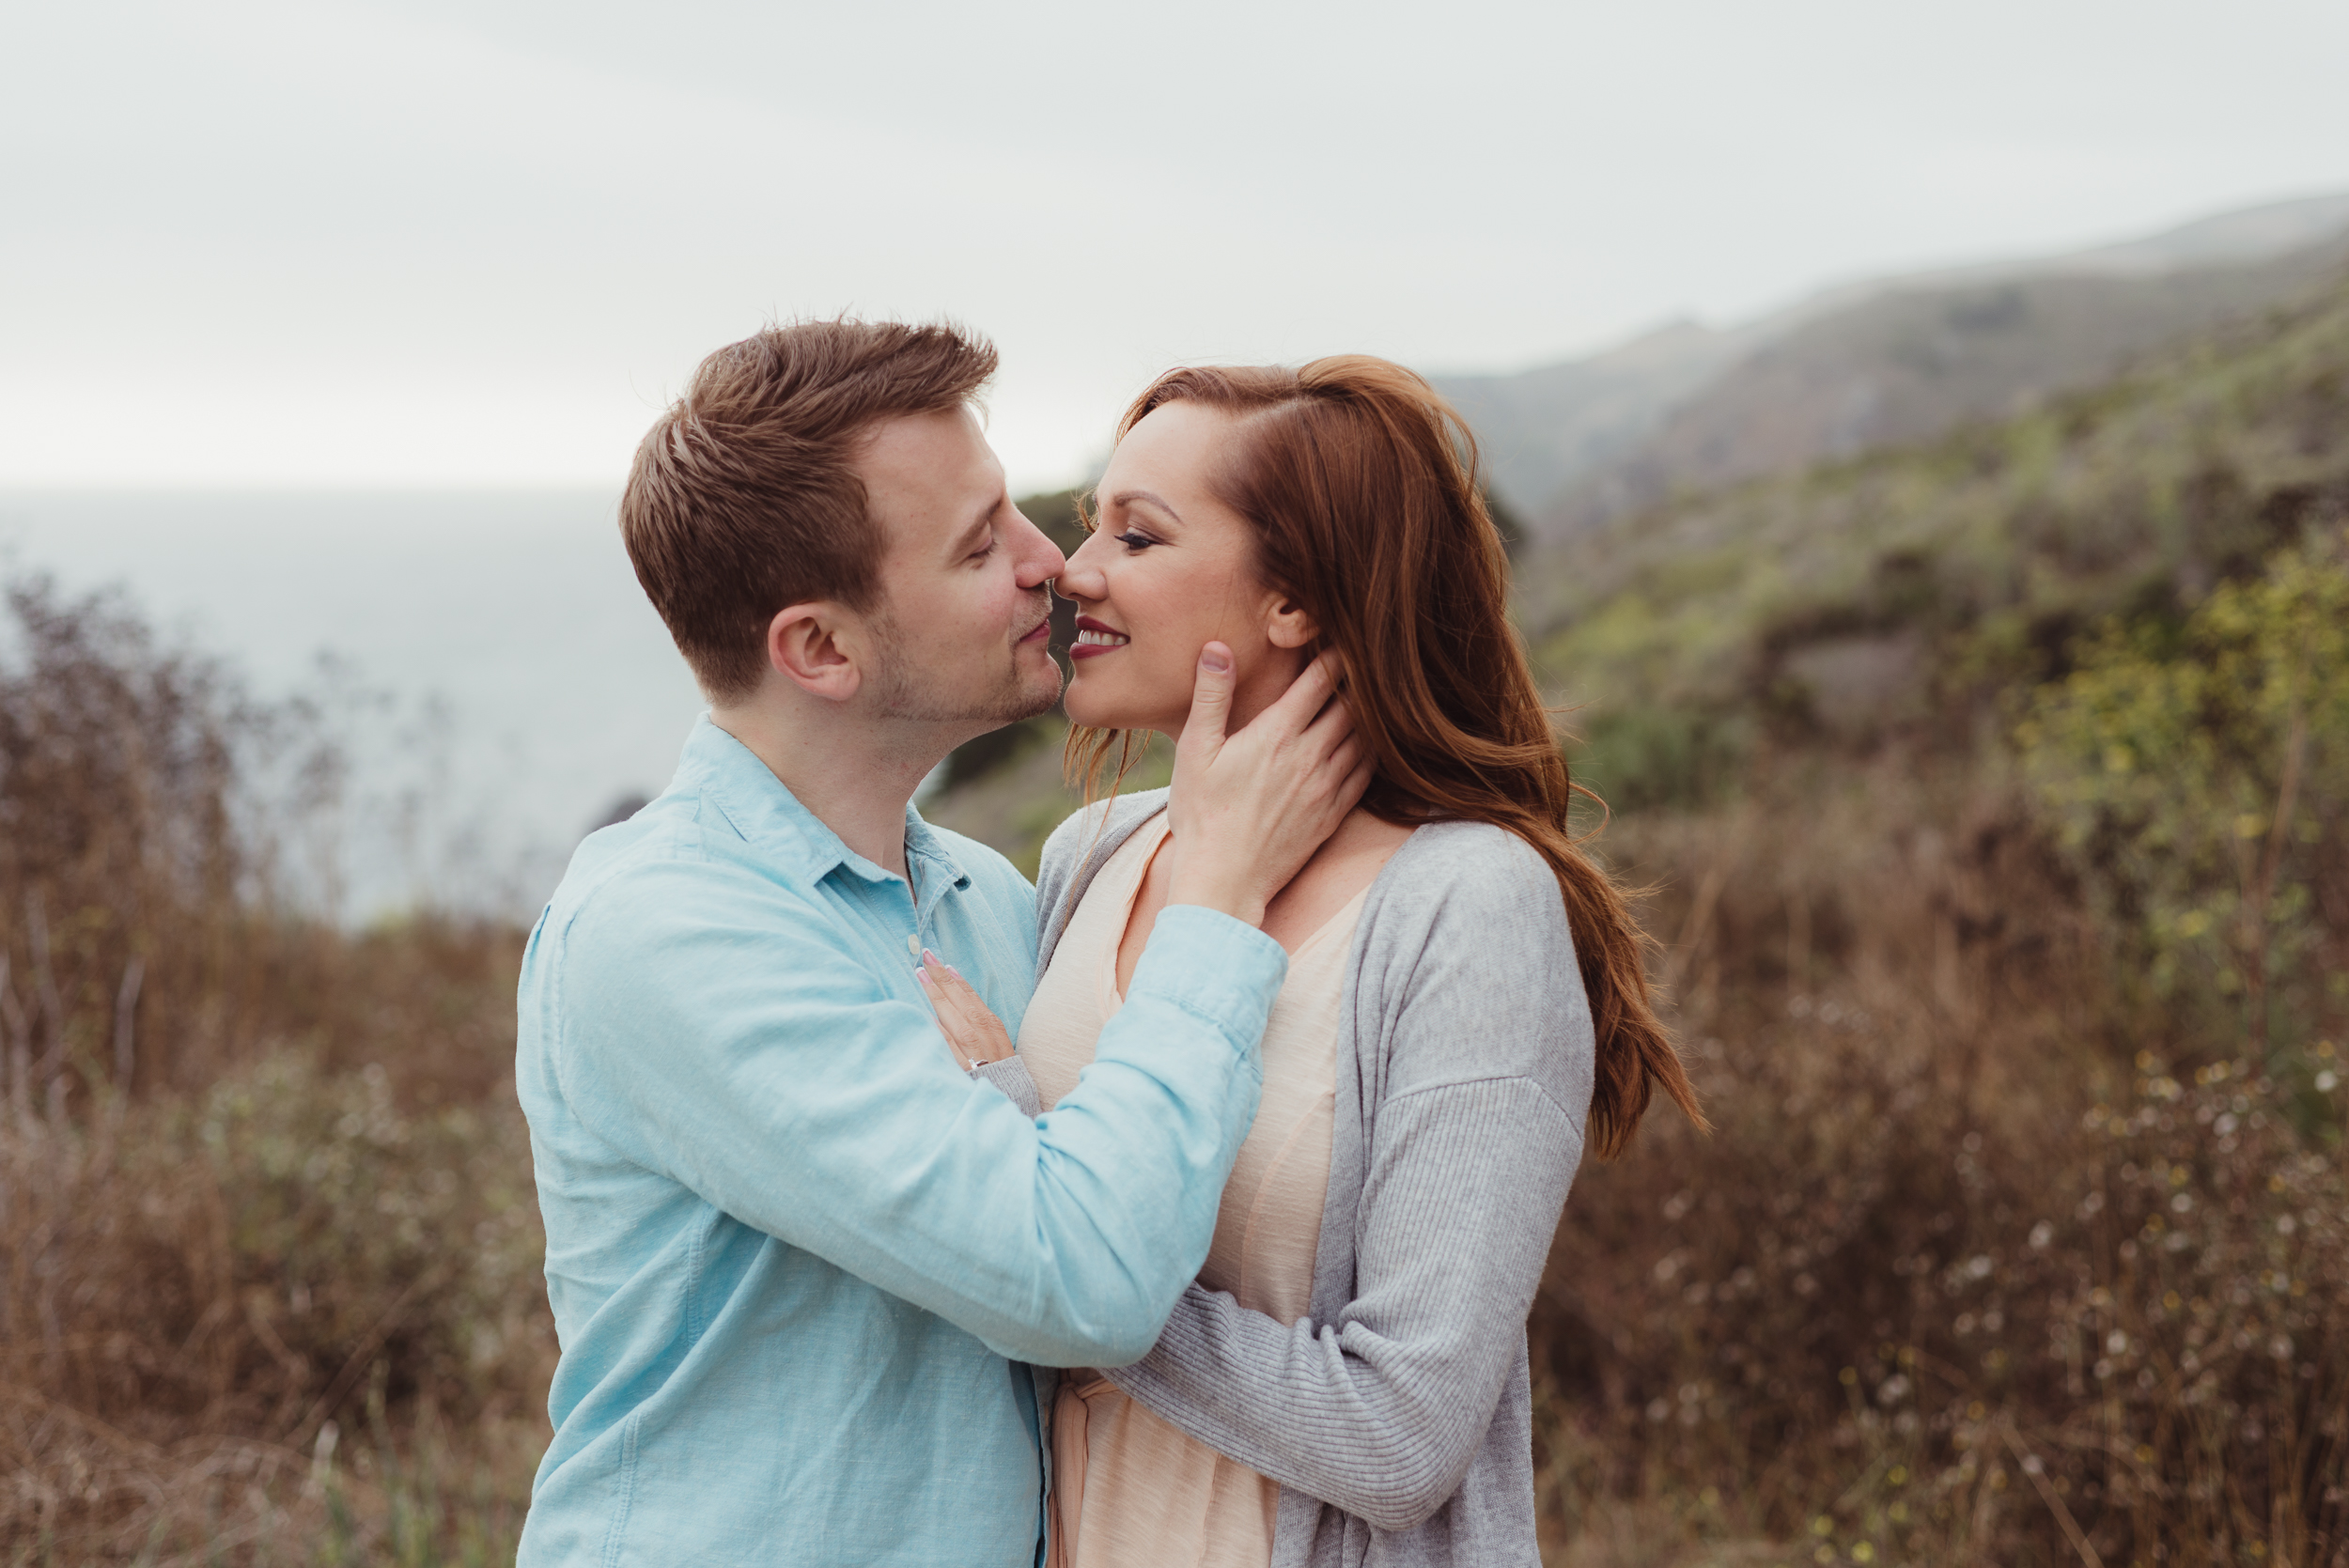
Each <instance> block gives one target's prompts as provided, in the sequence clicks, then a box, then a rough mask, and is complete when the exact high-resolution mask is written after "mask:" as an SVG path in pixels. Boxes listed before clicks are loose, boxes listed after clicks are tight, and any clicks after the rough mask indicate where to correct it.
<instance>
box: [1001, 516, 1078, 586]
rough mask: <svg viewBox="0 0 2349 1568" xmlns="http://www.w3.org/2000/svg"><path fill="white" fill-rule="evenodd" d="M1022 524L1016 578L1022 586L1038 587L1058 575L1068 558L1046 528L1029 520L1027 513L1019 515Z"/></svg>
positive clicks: (1065, 565) (1064, 567) (1066, 563)
mask: <svg viewBox="0 0 2349 1568" xmlns="http://www.w3.org/2000/svg"><path fill="white" fill-rule="evenodd" d="M1019 521H1020V523H1021V525H1022V533H1021V536H1020V538H1019V547H1018V549H1019V570H1018V571H1017V572H1016V573H1015V574H1014V576H1015V579H1016V580H1017V581H1018V582H1019V585H1020V586H1021V587H1022V588H1037V587H1041V586H1043V585H1044V584H1045V583H1046V582H1050V580H1051V579H1053V578H1055V577H1058V576H1059V575H1060V574H1061V572H1062V571H1063V570H1064V569H1066V567H1067V565H1068V562H1067V559H1066V557H1065V556H1063V555H1062V554H1061V552H1060V546H1058V545H1056V544H1054V543H1053V542H1052V541H1051V539H1050V536H1047V535H1046V534H1045V532H1044V530H1043V529H1041V528H1038V527H1037V526H1036V525H1035V524H1034V523H1033V522H1030V521H1028V518H1027V514H1026V513H1024V512H1022V513H1021V514H1020V516H1019Z"/></svg>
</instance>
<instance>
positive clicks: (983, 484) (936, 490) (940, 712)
mask: <svg viewBox="0 0 2349 1568" xmlns="http://www.w3.org/2000/svg"><path fill="white" fill-rule="evenodd" d="M856 466H857V472H858V474H859V475H860V476H862V477H863V481H864V490H865V498H866V505H867V506H868V507H869V508H870V510H871V513H872V517H873V520H874V523H875V524H876V525H877V526H878V527H879V530H880V535H881V541H882V545H881V566H880V600H879V603H878V604H877V605H875V606H874V608H873V611H872V613H870V614H869V615H868V616H867V617H866V622H867V627H868V630H869V632H870V635H871V641H872V644H873V647H874V665H875V667H874V668H872V669H871V670H870V671H869V672H868V675H869V678H870V679H871V681H872V687H871V690H872V692H873V701H874V703H875V705H876V711H877V713H878V716H879V717H881V718H884V719H890V720H902V721H911V722H921V723H929V724H937V725H941V726H947V727H959V728H962V729H964V730H966V731H967V733H966V734H964V735H962V736H959V737H949V738H948V744H950V745H958V744H960V742H961V741H962V740H964V739H968V738H970V737H972V736H976V735H983V734H985V733H986V732H987V731H988V730H991V729H995V728H997V727H999V726H1001V725H1003V724H1008V723H1011V722H1015V721H1017V720H1020V719H1028V718H1033V717H1034V715H1036V714H1039V713H1042V712H1043V711H1044V710H1045V709H1046V708H1049V707H1050V706H1052V704H1053V703H1054V702H1055V701H1057V700H1058V699H1059V697H1060V683H1061V675H1060V666H1059V665H1057V664H1055V663H1054V662H1053V661H1052V655H1051V649H1050V639H1051V598H1050V595H1049V594H1048V593H1047V592H1046V590H1045V587H1044V584H1045V582H1047V581H1049V580H1050V579H1051V578H1052V577H1055V576H1057V575H1058V574H1059V572H1060V569H1061V567H1062V566H1063V565H1064V563H1063V561H1062V559H1061V553H1060V551H1059V550H1058V549H1056V548H1055V547H1054V546H1053V544H1052V541H1051V540H1050V539H1048V538H1046V537H1045V536H1044V535H1043V534H1042V533H1041V532H1039V531H1038V530H1037V528H1036V526H1035V524H1034V523H1032V522H1030V521H1029V520H1027V519H1026V518H1025V517H1023V516H1022V515H1020V512H1019V508H1018V507H1017V506H1014V505H1012V504H1011V495H1010V492H1009V491H1007V490H1006V489H1004V488H1003V464H1002V463H1000V462H998V461H997V460H996V458H995V453H994V451H993V450H992V449H991V448H989V447H988V444H987V438H986V437H985V436H983V435H981V434H980V433H979V423H978V420H977V419H976V418H975V417H974V416H973V415H972V412H971V411H970V410H969V409H967V408H965V409H956V410H953V411H946V412H939V413H920V414H902V415H899V416H897V417H895V418H892V419H887V420H883V421H882V422H881V423H879V425H876V426H875V427H873V429H872V430H871V431H870V432H869V433H868V434H867V435H866V436H865V438H864V440H863V444H862V446H861V448H860V450H859V452H858V455H857V459H856Z"/></svg>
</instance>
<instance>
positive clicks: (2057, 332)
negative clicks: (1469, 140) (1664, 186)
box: [1437, 193, 2349, 538]
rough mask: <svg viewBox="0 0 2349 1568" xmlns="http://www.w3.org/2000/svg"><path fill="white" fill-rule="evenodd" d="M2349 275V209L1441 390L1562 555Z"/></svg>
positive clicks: (1839, 298) (2267, 216)
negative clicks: (1744, 483)
mask: <svg viewBox="0 0 2349 1568" xmlns="http://www.w3.org/2000/svg"><path fill="white" fill-rule="evenodd" d="M2344 265H2349V193H2345V194H2332V195H2326V196H2317V197H2310V198H2308V199H2305V200H2300V201H2292V202H2278V203H2271V204H2268V205H2265V206H2262V207H2256V208H2249V209H2245V210H2239V211H2233V212H2227V213H2221V214H2219V215H2217V216H2215V217H2211V218H2205V219H2201V220H2199V221H2197V222H2194V223H2190V224H2186V225H2181V226H2179V227H2176V228H2172V229H2169V230H2165V231H2163V232H2161V233H2159V234H2155V235H2152V236H2148V237H2146V238H2144V239H2140V240H2135V241H2125V242H2123V243H2118V244H2112V245H2105V246H2099V247H2096V248H2094V249H2091V250H2085V251H2080V252H2076V253H2073V254H2070V255H2065V256H2052V257H2046V258H2041V259H2037V260H2025V261H2016V262H2001V263H1993V264H1986V265H1981V266H1972V267H1963V268H1952V269H1945V270H1940V271H1936V272H1925V273H1916V274H1908V275H1906V276H1901V277H1894V278H1888V279H1880V280H1875V281H1871V282H1865V283H1859V284H1853V285H1845V286H1843V287H1836V288H1832V289H1828V290H1825V291H1823V292H1821V293H1819V294H1815V295H1813V296H1812V297H1811V298H1809V299H1807V300H1805V301H1803V302H1801V303H1797V304H1796V305H1794V306H1791V307H1789V308H1788V309H1785V310H1782V311H1779V312H1776V313H1774V314H1773V315H1771V316H1768V317H1766V318H1762V319H1760V320H1757V321H1754V322H1750V323H1748V324H1746V325H1744V326H1740V327H1736V328H1733V329H1728V330H1719V329H1714V328H1708V327H1705V326H1702V325H1699V324H1697V323H1694V322H1680V323H1674V324H1672V325H1671V326H1667V327H1664V328H1662V329H1660V330H1658V331H1656V332H1653V333H1649V334H1645V335H1643V336H1641V337H1639V338H1636V339H1634V340H1632V341H1631V342H1629V343H1626V344H1625V345H1623V346H1621V347H1620V348H1616V349H1610V350H1607V351H1606V352H1603V353H1600V354H1595V355H1592V356H1590V357H1588V358H1585V359H1580V360H1575V361H1571V362H1568V363H1566V364H1563V365H1548V366H1544V367H1542V368H1539V369H1534V370H1529V371H1524V372H1521V373H1518V374H1516V375H1509V376H1451V377H1442V378H1439V379H1438V380H1437V384H1438V386H1439V387H1440V388H1441V389H1442V390H1443V391H1444V392H1445V394H1446V395H1447V396H1450V397H1451V398H1452V399H1453V400H1454V402H1455V404H1456V405H1457V406H1458V407H1459V409H1460V411H1461V412H1462V413H1463V414H1464V415H1465V416H1466V417H1467V419H1468V420H1469V423H1470V427H1472V428H1474V429H1475V431H1476V432H1477V436H1478V440H1479V442H1480V444H1481V445H1482V446H1483V448H1484V452H1485V457H1486V463H1487V467H1488V472H1489V474H1490V475H1491V479H1492V483H1493V485H1494V488H1495V489H1497V490H1498V491H1499V492H1500V493H1501V496H1502V497H1503V498H1504V499H1506V500H1507V501H1509V502H1510V503H1511V504H1512V505H1514V506H1515V507H1516V508H1517V510H1518V511H1519V512H1520V513H1522V514H1523V515H1525V516H1526V517H1528V518H1529V519H1531V520H1532V527H1533V531H1534V532H1535V533H1536V534H1537V535H1538V536H1547V537H1550V538H1559V537H1563V536H1570V535H1573V534H1575V533H1578V532H1579V531H1581V530H1583V529H1586V528H1589V527H1592V526H1594V525H1596V524H1599V523H1602V522H1605V521H1606V520H1609V519H1611V518H1615V517H1620V516H1622V515H1624V514H1626V512H1631V511H1636V510H1639V509H1641V508H1642V507H1645V506H1649V505H1655V504H1657V502H1660V501H1662V500H1664V499H1665V498H1666V497H1668V496H1670V495H1672V493H1674V492H1675V491H1679V490H1687V489H1704V488H1708V487H1711V486H1716V485H1721V484H1728V483H1734V482H1735V481H1738V480H1742V479H1749V478H1753V477H1757V476H1759V475H1762V474H1773V473H1781V472H1786V471H1790V470H1793V469H1797V468H1800V467H1802V466H1804V465H1806V464H1809V463H1812V462H1817V461H1820V460H1823V459H1831V458H1843V457H1849V456H1853V455H1856V454H1858V453H1859V452H1861V451H1865V450H1867V449H1869V448H1871V447H1875V446H1881V445H1885V444H1888V443H1901V442H1914V441H1921V440H1926V439H1929V438H1931V437H1933V436H1936V435H1938V434H1940V433H1941V432H1943V431H1945V430H1947V429H1949V428H1951V427H1954V426H1956V425H1960V424H1963V423H1965V422H1967V421H1968V420H1974V419H1983V418H1993V417H1998V416H2001V415H2005V414H2009V413H2013V412H2015V411H2018V410H2020V409H2022V408H2025V407H2028V406H2029V405H2030V403H2032V402H2034V401H2036V400H2037V399H2040V398H2043V397H2045V396H2049V395H2051V394H2054V393H2059V392H2063V391H2068V390H2071V389H2074V388H2077V387H2081V386H2086V385H2092V384H2093V383H2095V382H2098V381H2101V380H2105V379H2107V378H2108V377H2109V376H2111V375H2113V374H2114V373H2115V372H2117V371H2118V370H2119V369H2120V368H2121V367H2122V366H2123V365H2125V364H2126V363H2127V362H2128V361H2129V360H2130V359H2132V358H2133V357H2135V356H2138V355H2140V354H2143V353H2145V352H2146V351H2148V350H2150V349H2155V348H2157V347H2159V346H2161V345H2163V344H2166V343H2169V342H2170V341H2173V340H2175V339H2177V338H2180V337H2183V336H2185V335H2186V334H2189V333H2192V332H2195V331H2198V330H2200V329H2201V328H2204V327H2207V326H2210V325H2212V324H2213V323H2215V322H2217V321H2219V320H2223V319H2225V318H2230V317H2233V316H2239V315H2243V314H2248V313H2249V312H2253V311H2257V310H2259V309H2262V308H2263V307H2265V306H2268V305H2270V304H2273V303H2279V302H2280V301H2283V300H2286V299H2289V298H2291V297H2293V296H2295V295H2296V294H2298V293H2300V292H2302V291H2303V290H2305V289H2306V288H2308V287H2311V286H2312V285H2314V284H2315V283H2316V282H2318V281H2319V280H2320V279H2322V278H2324V277H2325V276H2326V275H2327V274H2329V273H2331V272H2335V271H2338V270H2340V269H2341V268H2342V267H2343V266H2344Z"/></svg>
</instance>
